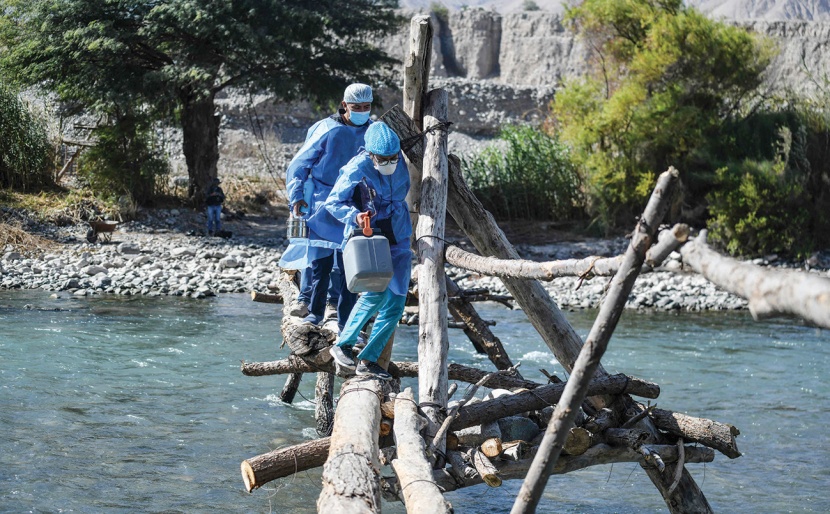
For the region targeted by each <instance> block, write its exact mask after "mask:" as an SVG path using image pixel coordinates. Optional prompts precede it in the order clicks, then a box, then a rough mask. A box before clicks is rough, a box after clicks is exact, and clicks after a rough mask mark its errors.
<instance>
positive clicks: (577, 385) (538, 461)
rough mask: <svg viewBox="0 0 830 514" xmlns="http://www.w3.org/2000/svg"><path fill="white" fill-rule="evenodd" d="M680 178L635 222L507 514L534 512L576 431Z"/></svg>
mask: <svg viewBox="0 0 830 514" xmlns="http://www.w3.org/2000/svg"><path fill="white" fill-rule="evenodd" d="M678 176H679V173H678V172H677V170H675V169H674V168H669V170H668V171H666V172H664V173H662V174H661V175H660V177H659V178H658V179H657V185H656V186H655V188H654V191H653V192H652V195H651V198H650V199H649V202H648V205H646V209H645V211H644V212H643V215H642V217H641V218H640V222H639V223H637V227H636V228H635V230H634V235H633V237H632V238H631V244H630V245H629V247H628V250H627V251H626V253H625V257H624V258H623V263H622V264H621V266H620V270H619V272H617V274H616V275H614V278H613V279H611V284H610V287H609V290H608V293H607V294H606V296H605V299H604V301H603V302H602V305H601V306H600V310H599V314H598V315H597V319H596V320H595V321H594V325H593V327H592V328H591V332H590V333H589V334H588V338H587V339H586V341H585V346H583V347H582V350H581V351H580V353H579V358H578V359H577V361H576V364H575V365H574V368H573V371H572V372H571V376H570V378H569V379H568V382H567V385H566V388H565V391H564V393H563V394H562V399H561V400H560V402H559V403H557V405H556V408H555V409H554V412H553V418H552V419H551V422H550V424H549V425H548V428H547V430H546V431H545V437H544V439H542V443H541V444H540V445H539V453H537V454H536V457H535V458H534V462H533V466H531V468H530V470H529V471H528V474H527V478H525V481H524V483H523V484H522V488H521V490H520V491H519V495H518V496H517V497H516V501H515V503H514V504H513V509H512V510H511V514H527V513H530V512H535V511H536V506H537V505H538V504H539V500H540V499H541V497H542V492H543V491H544V489H545V485H546V484H547V482H548V476H549V475H550V474H551V471H552V470H553V467H554V465H555V464H556V461H557V459H558V458H559V454H560V452H561V451H562V445H563V444H564V443H565V438H566V437H567V435H568V431H569V430H570V429H571V428H573V426H574V418H575V417H576V413H577V412H578V411H579V408H580V405H581V404H582V401H583V400H584V399H585V397H586V395H587V393H588V387H589V383H590V382H591V379H592V378H593V377H594V374H595V373H596V371H597V369H598V368H599V364H600V360H601V359H602V356H603V354H604V353H605V349H606V348H607V347H608V342H609V341H610V340H611V335H612V334H613V332H614V328H615V327H616V326H617V322H618V321H619V319H620V316H621V315H622V311H623V308H624V307H625V302H626V301H627V299H628V295H629V293H630V292H631V289H632V288H633V287H634V280H636V278H637V275H639V272H640V268H641V266H642V264H643V262H644V261H645V257H646V251H647V250H648V247H649V246H651V243H652V242H653V241H654V237H655V236H656V232H657V227H658V226H659V225H660V223H661V222H662V220H663V216H665V214H666V211H667V210H668V207H669V201H670V200H671V193H672V191H673V189H674V185H675V183H676V182H677V179H678Z"/></svg>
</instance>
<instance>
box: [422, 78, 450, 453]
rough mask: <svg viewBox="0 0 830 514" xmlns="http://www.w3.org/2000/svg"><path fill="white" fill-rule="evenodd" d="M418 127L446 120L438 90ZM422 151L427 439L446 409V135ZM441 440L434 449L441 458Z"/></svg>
mask: <svg viewBox="0 0 830 514" xmlns="http://www.w3.org/2000/svg"><path fill="white" fill-rule="evenodd" d="M427 97H428V100H427V105H426V108H425V113H424V124H425V125H427V126H430V127H431V126H433V125H437V124H439V123H442V122H445V121H446V120H447V108H448V107H447V104H448V100H447V98H448V97H447V92H446V91H444V90H443V89H436V90H433V91H430V92H429V94H428V95H427ZM424 144H425V148H424V166H423V179H422V181H421V208H420V209H419V218H418V230H417V231H416V235H417V239H416V242H417V245H418V256H419V261H420V263H419V266H418V267H419V272H418V301H419V316H420V323H419V325H418V327H419V329H418V364H419V365H420V367H421V373H420V374H419V375H418V403H419V404H420V405H421V409H422V410H423V412H424V414H425V415H426V416H427V418H428V419H429V420H430V422H431V425H430V426H429V427H428V429H427V434H428V435H429V437H432V436H434V435H435V433H436V431H437V430H438V427H440V426H441V422H442V421H443V416H444V415H443V414H442V412H443V411H444V409H446V407H447V387H448V385H449V384H448V381H447V353H448V352H449V345H450V343H449V336H448V335H447V279H446V276H445V274H444V223H445V216H446V212H447V131H446V129H442V130H436V131H432V132H429V133H427V135H426V140H425V143H424ZM445 448H446V446H445V443H444V441H443V440H442V441H440V442H439V443H438V444H437V445H436V449H437V450H438V451H439V452H441V453H444V451H445Z"/></svg>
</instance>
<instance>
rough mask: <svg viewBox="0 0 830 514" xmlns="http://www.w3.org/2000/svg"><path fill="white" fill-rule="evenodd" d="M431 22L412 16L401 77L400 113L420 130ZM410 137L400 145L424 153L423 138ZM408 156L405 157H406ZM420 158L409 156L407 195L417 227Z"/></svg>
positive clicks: (412, 217) (427, 70)
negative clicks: (401, 108) (414, 148)
mask: <svg viewBox="0 0 830 514" xmlns="http://www.w3.org/2000/svg"><path fill="white" fill-rule="evenodd" d="M432 33H433V30H432V24H431V23H430V21H429V15H418V16H413V17H412V20H411V22H410V25H409V55H408V56H407V58H406V63H405V65H404V78H403V112H405V113H406V114H407V115H408V116H409V118H411V119H412V122H413V125H414V126H415V129H416V130H417V131H418V132H420V131H422V130H423V122H422V118H423V104H424V97H425V96H426V92H427V87H429V71H430V60H431V59H432ZM410 137H412V139H406V138H403V137H402V138H401V143H402V146H408V145H410V144H412V145H414V147H417V151H416V152H415V153H418V154H422V153H423V148H424V147H423V138H422V137H417V136H414V137H413V136H412V135H410ZM407 158H408V156H407ZM421 169H422V163H421V160H420V159H418V160H415V161H413V160H411V159H409V183H410V187H409V192H408V193H407V195H406V204H407V205H409V209H410V212H411V214H410V221H411V222H412V226H413V227H417V226H418V212H420V208H421V205H420V200H421Z"/></svg>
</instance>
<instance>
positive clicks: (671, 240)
mask: <svg viewBox="0 0 830 514" xmlns="http://www.w3.org/2000/svg"><path fill="white" fill-rule="evenodd" d="M688 236H689V226H688V225H682V224H678V225H675V226H674V227H673V228H672V229H671V230H663V231H661V232H660V235H659V236H658V239H659V242H658V243H657V244H655V246H654V247H652V248H651V249H649V252H648V253H647V254H646V259H645V264H643V265H642V267H641V270H640V271H641V272H644V271H652V270H653V269H654V268H656V267H657V266H659V265H660V264H662V263H663V261H664V260H665V259H666V257H668V256H669V254H671V252H673V251H674V250H676V249H677V248H679V247H680V245H681V244H683V243H684V242H686V239H687V238H688ZM446 258H447V262H448V263H449V264H451V265H453V266H457V267H459V268H464V269H467V270H470V271H475V272H477V273H483V274H485V275H490V276H496V277H502V278H523V279H535V280H545V281H550V280H553V279H556V278H562V277H580V278H585V279H588V278H591V277H595V276H612V275H614V274H615V273H617V271H619V269H620V264H621V263H622V261H623V257H622V256H617V257H585V258H584V259H563V260H559V261H548V262H536V261H528V260H524V259H497V258H494V257H482V256H481V255H476V254H474V253H470V252H468V251H466V250H462V249H461V248H459V247H457V246H453V245H450V246H448V247H447V251H446Z"/></svg>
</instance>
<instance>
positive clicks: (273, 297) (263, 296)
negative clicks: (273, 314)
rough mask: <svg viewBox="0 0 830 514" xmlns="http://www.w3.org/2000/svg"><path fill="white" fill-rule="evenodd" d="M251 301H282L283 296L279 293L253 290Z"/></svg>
mask: <svg viewBox="0 0 830 514" xmlns="http://www.w3.org/2000/svg"><path fill="white" fill-rule="evenodd" d="M251 301H254V302H259V303H282V297H281V296H280V295H278V294H272V293H260V292H259V291H251Z"/></svg>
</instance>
